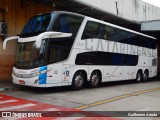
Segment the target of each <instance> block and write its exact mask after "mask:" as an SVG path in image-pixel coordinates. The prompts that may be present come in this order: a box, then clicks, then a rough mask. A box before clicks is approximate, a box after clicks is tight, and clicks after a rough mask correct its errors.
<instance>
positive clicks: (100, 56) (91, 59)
mask: <svg viewBox="0 0 160 120" xmlns="http://www.w3.org/2000/svg"><path fill="white" fill-rule="evenodd" d="M75 63H76V65H115V66H116V65H118V66H125V65H126V66H136V65H137V64H138V56H136V55H124V54H119V53H109V52H85V53H80V54H78V55H77V57H76V61H75Z"/></svg>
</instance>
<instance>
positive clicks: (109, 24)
mask: <svg viewBox="0 0 160 120" xmlns="http://www.w3.org/2000/svg"><path fill="white" fill-rule="evenodd" d="M50 13H57V14H70V15H76V16H81V17H84V18H85V19H87V20H88V21H95V22H98V23H102V24H105V25H108V26H112V27H115V28H118V29H121V30H125V31H128V32H131V33H135V34H138V35H141V36H145V37H148V38H151V39H155V40H156V38H155V37H152V36H149V35H146V34H143V33H140V32H137V31H134V30H130V29H128V28H124V27H121V26H118V25H114V24H111V23H108V22H105V21H101V20H98V19H95V18H92V17H88V16H85V15H81V14H78V13H73V12H67V11H53V12H50Z"/></svg>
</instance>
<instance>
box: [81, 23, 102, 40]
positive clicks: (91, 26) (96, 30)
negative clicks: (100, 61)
mask: <svg viewBox="0 0 160 120" xmlns="http://www.w3.org/2000/svg"><path fill="white" fill-rule="evenodd" d="M101 28H102V25H101V24H100V23H96V22H91V21H89V22H87V24H86V27H85V29H84V32H83V35H82V39H90V38H99V39H102V29H101Z"/></svg>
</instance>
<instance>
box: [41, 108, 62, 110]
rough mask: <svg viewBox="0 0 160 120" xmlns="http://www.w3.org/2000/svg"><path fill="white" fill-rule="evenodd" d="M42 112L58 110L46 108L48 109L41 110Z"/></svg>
mask: <svg viewBox="0 0 160 120" xmlns="http://www.w3.org/2000/svg"><path fill="white" fill-rule="evenodd" d="M42 111H59V109H56V108H48V109H43V110H42Z"/></svg>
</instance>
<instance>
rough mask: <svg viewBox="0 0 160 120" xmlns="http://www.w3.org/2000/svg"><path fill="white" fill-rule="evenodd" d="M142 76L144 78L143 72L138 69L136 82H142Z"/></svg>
mask: <svg viewBox="0 0 160 120" xmlns="http://www.w3.org/2000/svg"><path fill="white" fill-rule="evenodd" d="M142 78H143V76H142V72H141V71H138V72H137V75H136V82H137V83H139V82H141V81H142Z"/></svg>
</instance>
